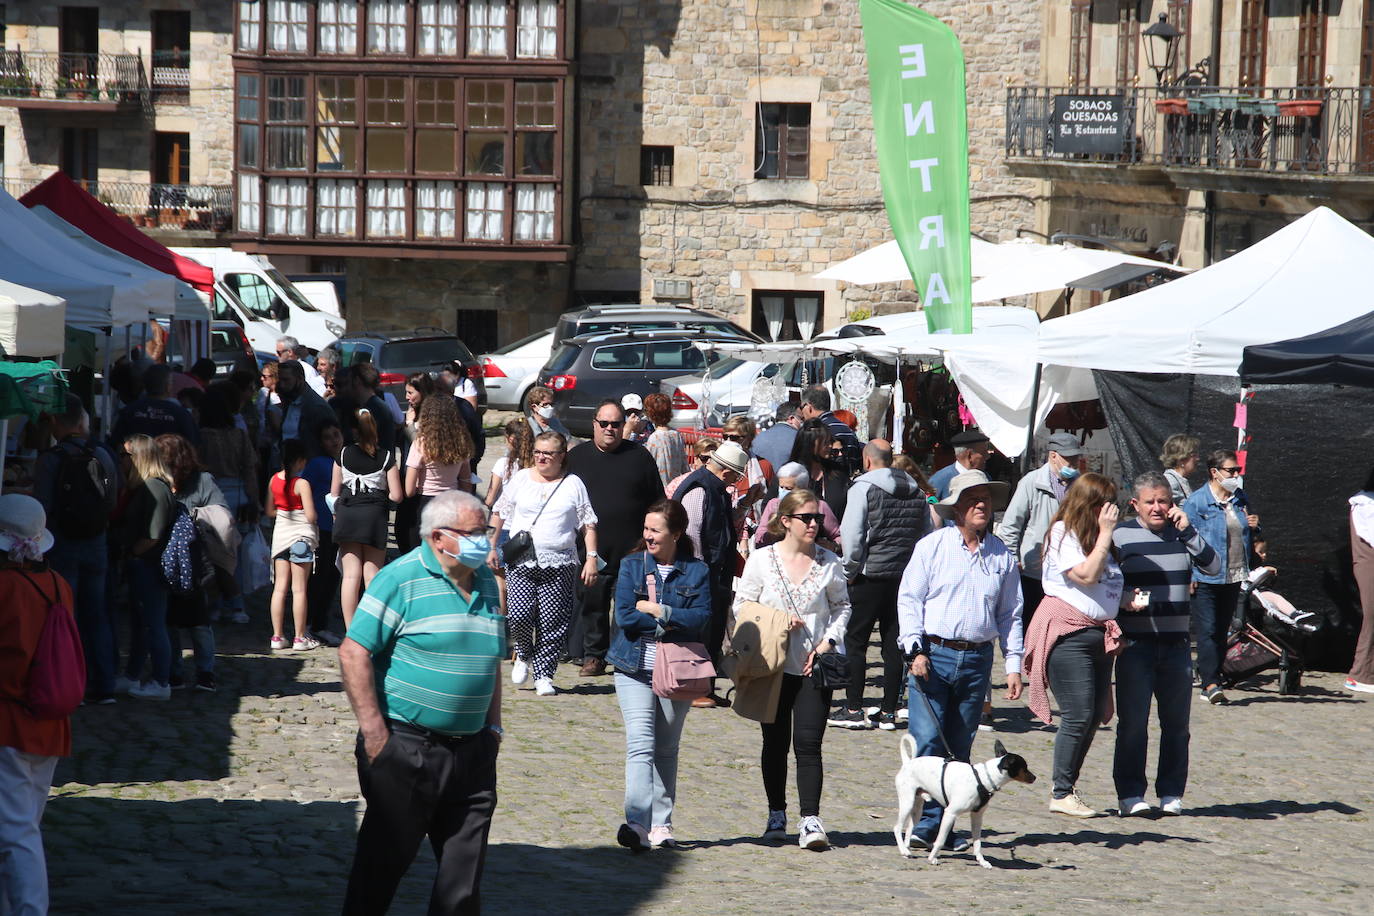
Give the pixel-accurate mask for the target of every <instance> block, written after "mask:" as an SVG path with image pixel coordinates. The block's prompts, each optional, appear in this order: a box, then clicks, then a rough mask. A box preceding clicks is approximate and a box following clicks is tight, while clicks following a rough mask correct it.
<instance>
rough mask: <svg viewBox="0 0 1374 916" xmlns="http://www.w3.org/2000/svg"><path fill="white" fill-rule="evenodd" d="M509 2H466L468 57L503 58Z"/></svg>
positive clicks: (470, 0)
mask: <svg viewBox="0 0 1374 916" xmlns="http://www.w3.org/2000/svg"><path fill="white" fill-rule="evenodd" d="M508 2H509V0H468V55H469V56H471V57H505V56H507V51H506V9H507V3H508Z"/></svg>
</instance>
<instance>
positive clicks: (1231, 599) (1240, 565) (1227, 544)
mask: <svg viewBox="0 0 1374 916" xmlns="http://www.w3.org/2000/svg"><path fill="white" fill-rule="evenodd" d="M1207 476H1208V481H1207V486H1205V487H1199V488H1198V489H1196V490H1194V491H1193V495H1192V496H1189V497H1188V498H1187V499H1185V500H1184V501H1183V511H1184V512H1186V513H1188V521H1190V522H1192V524H1193V527H1194V528H1196V529H1197V531H1198V534H1201V535H1202V539H1203V540H1204V541H1206V542H1207V543H1208V544H1209V545H1211V547H1212V549H1213V550H1215V551H1216V552H1217V554H1219V555H1220V557H1221V572H1220V573H1218V574H1217V575H1215V576H1207V575H1203V574H1202V573H1201V572H1199V571H1198V569H1197V567H1194V568H1193V582H1194V583H1195V584H1196V586H1197V587H1196V590H1195V591H1194V592H1193V630H1194V632H1195V633H1196V635H1197V673H1198V678H1199V681H1198V683H1200V684H1201V685H1202V698H1203V699H1205V700H1206V701H1207V702H1208V703H1211V704H1213V705H1218V704H1222V703H1225V702H1226V694H1224V693H1222V692H1221V663H1222V661H1223V660H1224V659H1225V658H1226V631H1227V629H1228V628H1229V627H1230V626H1231V618H1232V617H1234V616H1235V613H1236V608H1237V606H1238V605H1239V603H1240V586H1241V583H1242V582H1244V581H1245V579H1246V578H1247V577H1248V576H1249V575H1250V551H1251V550H1252V549H1253V550H1254V551H1255V553H1256V554H1257V555H1258V556H1259V557H1260V559H1263V558H1264V542H1263V539H1262V538H1261V537H1260V536H1259V535H1258V534H1257V531H1258V529H1259V516H1258V515H1255V514H1253V513H1252V512H1251V510H1250V500H1249V499H1248V498H1247V497H1246V495H1245V490H1244V489H1242V484H1243V483H1244V479H1243V478H1242V477H1241V467H1240V462H1238V461H1237V460H1236V453H1235V452H1233V451H1231V450H1230V449H1218V450H1216V451H1214V452H1212V454H1210V455H1208V456H1207Z"/></svg>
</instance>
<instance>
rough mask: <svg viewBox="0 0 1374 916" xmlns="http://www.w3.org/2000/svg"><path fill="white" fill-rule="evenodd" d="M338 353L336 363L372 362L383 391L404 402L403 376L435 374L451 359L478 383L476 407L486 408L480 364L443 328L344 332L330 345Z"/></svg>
mask: <svg viewBox="0 0 1374 916" xmlns="http://www.w3.org/2000/svg"><path fill="white" fill-rule="evenodd" d="M329 346H331V347H333V348H334V349H335V350H336V351H337V352H338V354H339V365H341V366H351V365H353V364H354V363H359V362H371V363H372V365H374V366H376V367H377V371H378V372H380V373H381V376H382V390H383V391H389V392H391V393H392V394H393V395H394V396H395V397H396V400H397V401H398V402H399V403H401V404H405V396H406V395H405V386H406V377H407V376H409V375H410V374H411V373H413V372H428V373H430V374H431V375H436V374H438V372H439V371H440V370H441V369H443V368H444V367H445V366H447V365H448V364H449V363H451V362H453V361H455V360H456V361H457V362H459V363H460V364H461V365H462V367H463V370H464V371H465V372H466V373H467V377H468V378H470V379H472V382H473V384H474V385H476V386H477V409H478V410H479V411H481V410H486V408H487V389H486V385H485V383H484V381H483V378H482V364H481V363H480V362H478V360H477V357H475V356H473V355H472V351H471V350H469V349H468V348H467V346H466V345H465V344H464V343H463V342H462V341H461V340H459V339H458V338H457V337H455V336H454V335H452V334H450V333H448V332H447V331H445V330H444V329H443V328H417V329H415V330H411V331H361V332H358V333H356V334H345V335H344V336H343V337H340V338H339V339H338V340H335V341H333V342H332V343H330V344H329Z"/></svg>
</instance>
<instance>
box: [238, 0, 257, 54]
mask: <svg viewBox="0 0 1374 916" xmlns="http://www.w3.org/2000/svg"><path fill="white" fill-rule="evenodd" d="M262 6H263V5H262V4H261V3H257V2H254V0H239V50H240V51H256V50H257V49H258V39H259V37H260V36H261V34H262Z"/></svg>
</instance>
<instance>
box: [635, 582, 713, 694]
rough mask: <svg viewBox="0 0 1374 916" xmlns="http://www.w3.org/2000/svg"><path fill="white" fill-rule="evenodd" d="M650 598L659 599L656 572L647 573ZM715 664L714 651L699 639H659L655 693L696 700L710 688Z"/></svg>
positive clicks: (655, 670)
mask: <svg viewBox="0 0 1374 916" xmlns="http://www.w3.org/2000/svg"><path fill="white" fill-rule="evenodd" d="M645 580H646V581H645V585H646V586H647V589H648V592H649V600H650V601H653V602H657V601H658V588H657V580H656V579H655V578H654V575H653V573H649V575H648V576H646V577H645ZM715 676H716V666H715V665H712V664H711V655H710V653H709V652H707V651H706V646H704V645H703V644H701V643H699V642H667V641H665V640H662V639H660V640H659V641H658V654H657V655H656V656H655V659H654V678H653V690H654V694H655V695H656V696H660V697H663V698H664V699H668V700H695V699H696V698H697V697H704V696H706V695H707V694H708V693H710V692H711V678H713V677H715Z"/></svg>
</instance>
